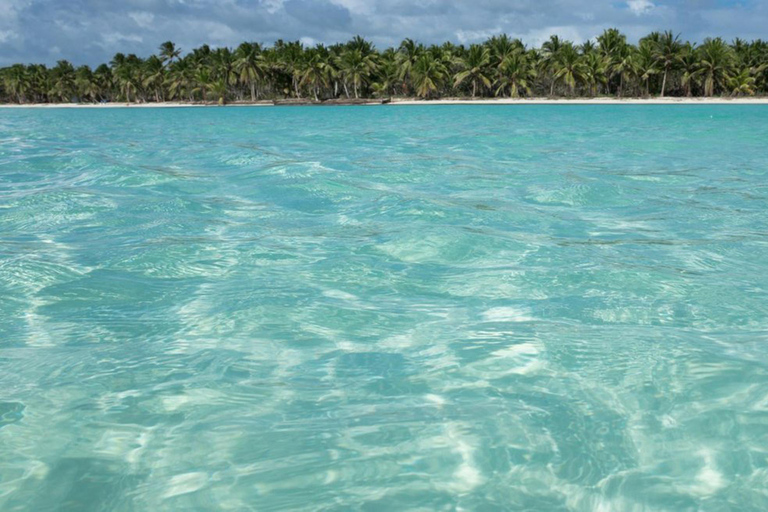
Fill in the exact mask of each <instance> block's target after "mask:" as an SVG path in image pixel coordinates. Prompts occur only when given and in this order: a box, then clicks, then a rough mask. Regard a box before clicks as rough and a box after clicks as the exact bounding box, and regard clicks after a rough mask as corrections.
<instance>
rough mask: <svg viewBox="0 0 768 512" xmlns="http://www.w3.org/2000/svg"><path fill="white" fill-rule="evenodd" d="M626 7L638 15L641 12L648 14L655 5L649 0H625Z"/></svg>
mask: <svg viewBox="0 0 768 512" xmlns="http://www.w3.org/2000/svg"><path fill="white" fill-rule="evenodd" d="M627 7H629V10H630V11H632V12H633V13H635V16H640V15H642V14H648V13H649V12H651V11H652V10H653V9H654V7H656V6H655V5H654V3H653V2H651V1H650V0H627Z"/></svg>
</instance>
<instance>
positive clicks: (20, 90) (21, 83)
mask: <svg viewBox="0 0 768 512" xmlns="http://www.w3.org/2000/svg"><path fill="white" fill-rule="evenodd" d="M3 78H4V83H5V88H6V89H8V92H9V93H10V94H11V95H13V96H15V97H16V102H17V103H24V102H25V101H26V97H27V92H28V91H29V85H30V79H29V75H28V74H27V69H26V68H25V67H24V65H22V64H14V65H13V66H11V67H10V68H8V69H7V70H6V72H5V73H4V76H3Z"/></svg>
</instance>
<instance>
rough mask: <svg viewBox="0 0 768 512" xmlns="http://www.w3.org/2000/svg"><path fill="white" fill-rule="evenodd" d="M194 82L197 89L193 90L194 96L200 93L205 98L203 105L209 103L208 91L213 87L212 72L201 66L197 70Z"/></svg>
mask: <svg viewBox="0 0 768 512" xmlns="http://www.w3.org/2000/svg"><path fill="white" fill-rule="evenodd" d="M193 80H194V82H193V83H194V84H195V87H194V88H193V89H192V94H195V93H198V92H199V93H200V95H201V96H202V97H203V103H208V91H209V90H211V88H212V87H213V77H212V76H211V72H210V70H209V69H208V68H207V67H206V66H199V67H198V68H197V69H196V70H195V74H194V78H193ZM218 85H219V84H217V86H218Z"/></svg>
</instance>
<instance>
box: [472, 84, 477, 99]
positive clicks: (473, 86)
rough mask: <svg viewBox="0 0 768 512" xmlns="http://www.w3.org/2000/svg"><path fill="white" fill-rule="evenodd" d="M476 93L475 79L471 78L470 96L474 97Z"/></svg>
mask: <svg viewBox="0 0 768 512" xmlns="http://www.w3.org/2000/svg"><path fill="white" fill-rule="evenodd" d="M476 93H477V80H472V97H473V98H474V97H475V94H476Z"/></svg>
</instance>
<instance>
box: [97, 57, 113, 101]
mask: <svg viewBox="0 0 768 512" xmlns="http://www.w3.org/2000/svg"><path fill="white" fill-rule="evenodd" d="M93 83H94V84H95V86H96V87H97V88H98V90H99V97H100V99H102V100H103V99H105V98H106V97H108V98H109V99H112V94H113V89H114V81H113V79H112V71H111V70H110V69H109V66H107V65H106V64H101V65H100V66H99V67H97V68H96V71H94V72H93Z"/></svg>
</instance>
